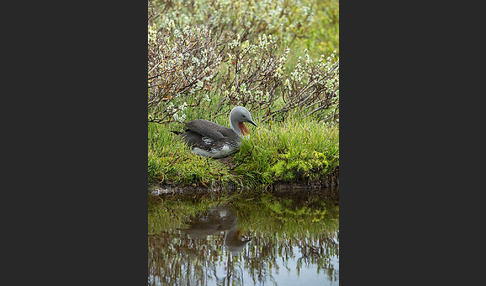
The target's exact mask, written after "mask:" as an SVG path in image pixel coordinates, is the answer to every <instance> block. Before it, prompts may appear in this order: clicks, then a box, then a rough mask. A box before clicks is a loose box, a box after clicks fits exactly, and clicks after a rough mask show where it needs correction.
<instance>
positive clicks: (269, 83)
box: [148, 0, 339, 122]
mask: <svg viewBox="0 0 486 286" xmlns="http://www.w3.org/2000/svg"><path fill="white" fill-rule="evenodd" d="M307 2H311V1H304V0H303V1H299V0H296V1H288V0H279V1H268V0H266V1H255V0H247V1H229V0H219V1H218V0H213V1H209V0H195V1H190V2H189V3H187V2H186V1H181V0H168V1H156V2H149V17H148V107H149V120H150V121H154V122H171V121H179V122H183V121H184V120H185V113H184V112H185V110H186V108H190V107H195V106H200V105H201V104H205V103H208V104H210V103H213V102H214V103H217V105H215V109H216V111H217V112H219V111H221V109H225V110H226V109H230V108H231V107H232V106H233V105H243V106H246V107H248V108H249V109H250V110H255V109H257V110H261V111H263V112H264V114H266V115H267V117H266V120H268V119H271V118H274V117H275V116H279V115H282V116H285V113H286V112H287V111H289V110H293V109H296V108H300V109H302V110H304V111H306V112H307V114H309V115H312V116H315V117H316V118H318V119H320V120H327V119H329V118H330V117H329V114H330V111H331V110H332V112H333V115H334V114H338V113H337V110H338V107H339V57H338V56H337V52H334V53H331V54H330V55H328V56H325V55H324V54H323V55H321V57H320V58H318V59H315V58H314V57H313V56H311V55H310V54H309V52H308V50H304V53H303V55H302V56H299V57H298V58H297V60H296V63H295V64H293V65H292V64H289V55H292V56H294V55H295V54H296V53H295V51H291V49H289V48H288V46H289V45H290V44H291V43H292V42H293V41H294V40H295V39H296V38H299V37H303V35H302V33H303V31H305V30H306V29H307V28H308V27H309V23H311V22H312V21H315V19H314V18H313V15H314V14H315V13H314V12H313V10H312V9H311V8H310V7H309V6H306V5H305V4H306V3H307ZM317 2H319V1H317ZM317 12H318V13H319V11H317ZM299 53H301V54H302V52H301V51H299ZM333 118H334V117H333Z"/></svg>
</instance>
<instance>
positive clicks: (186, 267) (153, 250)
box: [148, 189, 339, 285]
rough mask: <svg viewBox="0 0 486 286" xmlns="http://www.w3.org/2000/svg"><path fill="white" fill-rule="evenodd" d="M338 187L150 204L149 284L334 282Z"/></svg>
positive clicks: (154, 200)
mask: <svg viewBox="0 0 486 286" xmlns="http://www.w3.org/2000/svg"><path fill="white" fill-rule="evenodd" d="M337 194H338V190H337V189H333V190H329V189H326V190H320V191H311V192H309V191H305V190H299V191H293V192H292V191H290V192H281V193H278V194H270V193H267V192H263V191H252V192H240V193H233V194H226V195H219V194H206V195H184V196H182V195H170V196H169V195H165V196H159V197H151V198H150V200H149V218H148V225H149V235H148V252H149V253H148V257H149V260H148V284H149V285H299V284H302V285H339V204H338V199H337Z"/></svg>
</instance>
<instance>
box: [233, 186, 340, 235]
mask: <svg viewBox="0 0 486 286" xmlns="http://www.w3.org/2000/svg"><path fill="white" fill-rule="evenodd" d="M236 205H237V206H238V215H239V217H240V218H241V219H240V220H239V221H240V226H241V227H242V229H244V230H251V231H252V232H254V233H272V234H275V237H276V238H277V237H287V238H302V237H308V236H310V237H314V236H321V235H323V234H326V235H330V236H333V234H334V233H335V232H336V231H337V230H338V227H339V206H337V205H336V204H335V203H333V202H328V201H323V200H322V199H320V198H319V197H309V198H308V199H306V200H304V201H299V202H297V201H296V200H295V199H290V198H285V197H283V198H279V197H274V196H272V195H269V194H264V195H262V196H261V197H259V198H258V199H257V200H256V201H254V202H253V203H252V204H236Z"/></svg>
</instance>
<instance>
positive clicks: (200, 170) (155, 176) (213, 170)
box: [148, 109, 339, 187]
mask: <svg viewBox="0 0 486 286" xmlns="http://www.w3.org/2000/svg"><path fill="white" fill-rule="evenodd" d="M203 110H204V109H203ZM199 112H201V111H197V112H193V113H190V112H189V113H188V118H187V120H188V121H189V120H193V119H196V118H197V117H196V116H198V115H201V117H200V118H207V119H209V120H213V121H215V122H217V123H219V124H222V125H224V126H228V123H227V122H226V121H228V119H227V116H219V117H215V118H208V117H206V116H204V115H203V114H199ZM253 118H254V120H255V121H256V122H257V124H258V125H259V127H258V128H257V127H254V126H253V125H249V129H250V137H249V138H246V139H245V140H243V145H242V147H241V149H240V151H239V152H238V153H236V154H234V155H232V156H230V159H229V160H226V161H229V162H226V163H224V162H222V160H217V159H208V158H205V157H201V156H198V155H195V154H192V153H191V152H190V150H189V148H188V146H187V145H186V144H184V143H183V142H182V141H181V140H180V139H179V137H177V135H175V134H173V133H172V132H170V131H171V130H177V131H182V130H183V125H182V124H180V123H171V124H165V125H162V124H155V123H149V127H148V170H149V174H148V175H149V179H150V180H151V181H156V182H160V183H170V184H174V185H178V186H191V185H192V186H205V187H225V186H227V185H228V184H234V185H237V186H243V185H245V186H257V185H270V184H274V183H279V182H295V181H300V182H302V181H303V182H311V181H320V180H325V179H326V177H327V176H328V175H329V174H330V173H332V172H334V171H336V170H337V169H338V167H339V129H338V126H337V125H336V124H326V123H323V122H317V121H315V120H313V119H311V118H306V117H301V116H300V115H299V114H297V113H294V114H291V115H290V116H289V117H288V119H287V120H285V121H284V122H260V120H259V119H260V116H259V115H258V113H257V114H255V115H254V116H253Z"/></svg>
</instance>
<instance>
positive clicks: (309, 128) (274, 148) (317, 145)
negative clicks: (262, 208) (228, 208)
mask: <svg viewBox="0 0 486 286" xmlns="http://www.w3.org/2000/svg"><path fill="white" fill-rule="evenodd" d="M233 159H234V162H235V163H236V164H237V165H238V167H237V168H235V172H236V173H237V174H239V175H241V176H247V177H250V178H251V179H252V180H254V181H256V182H258V183H261V184H271V183H275V182H290V181H314V180H321V179H325V177H326V175H327V174H329V173H330V172H332V171H335V170H336V169H337V168H338V167H339V129H338V126H337V125H336V124H327V123H324V122H316V121H315V120H312V119H308V118H302V117H300V116H299V115H294V116H290V117H289V118H288V119H287V120H286V121H285V122H270V123H269V124H266V125H262V126H261V127H260V128H257V129H255V131H254V133H252V134H251V136H250V137H249V138H247V139H246V140H244V141H243V145H242V147H241V150H240V152H239V153H237V154H235V155H234V158H233Z"/></svg>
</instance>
